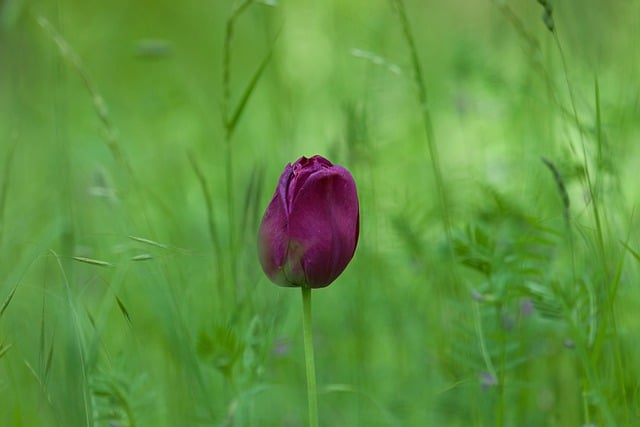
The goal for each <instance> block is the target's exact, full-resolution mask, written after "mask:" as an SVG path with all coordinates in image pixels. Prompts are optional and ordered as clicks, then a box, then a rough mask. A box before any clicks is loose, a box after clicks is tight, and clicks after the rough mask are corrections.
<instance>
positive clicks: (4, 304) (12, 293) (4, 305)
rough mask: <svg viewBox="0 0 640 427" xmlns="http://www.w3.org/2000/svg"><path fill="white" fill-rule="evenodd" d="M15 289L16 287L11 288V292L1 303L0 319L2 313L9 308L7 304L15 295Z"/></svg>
mask: <svg viewBox="0 0 640 427" xmlns="http://www.w3.org/2000/svg"><path fill="white" fill-rule="evenodd" d="M16 289H18V285H16V286H14V287H13V289H12V290H11V292H9V295H7V297H6V298H5V300H4V302H3V303H2V307H0V317H2V315H3V314H4V311H5V310H6V309H7V307H9V303H10V302H11V299H12V298H13V295H14V294H15V293H16Z"/></svg>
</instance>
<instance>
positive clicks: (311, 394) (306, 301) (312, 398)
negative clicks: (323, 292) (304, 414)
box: [301, 286, 318, 427]
mask: <svg viewBox="0 0 640 427" xmlns="http://www.w3.org/2000/svg"><path fill="white" fill-rule="evenodd" d="M301 289H302V330H303V334H304V360H305V364H306V365H307V400H308V402H309V427H318V391H317V389H316V363H315V361H314V355H313V331H312V328H311V288H308V287H306V286H302V287H301Z"/></svg>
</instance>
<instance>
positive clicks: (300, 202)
mask: <svg viewBox="0 0 640 427" xmlns="http://www.w3.org/2000/svg"><path fill="white" fill-rule="evenodd" d="M359 232H360V210H359V205H358V194H357V191H356V184H355V181H354V180H353V177H352V176H351V174H350V173H349V171H348V170H346V169H345V168H343V167H342V166H338V165H334V164H332V163H331V162H330V161H329V160H327V159H325V158H324V157H321V156H313V157H311V158H306V157H301V158H300V159H298V160H297V161H296V162H295V163H294V164H293V165H292V164H288V165H287V166H286V167H285V169H284V172H283V173H282V176H280V181H279V182H278V186H277V187H276V191H275V193H274V195H273V198H272V199H271V203H269V206H268V207H267V210H266V211H265V213H264V216H263V218H262V222H261V224H260V230H259V232H258V255H259V258H260V264H262V269H263V270H264V272H265V274H266V275H267V277H269V279H271V281H272V282H274V283H276V284H277V285H281V286H290V287H293V286H306V287H310V288H322V287H325V286H328V285H329V284H331V282H333V281H334V280H335V279H336V278H337V277H338V276H339V275H340V274H341V273H342V272H343V271H344V269H345V268H346V267H347V264H348V263H349V261H351V258H353V254H354V253H355V250H356V245H357V243H358V236H359Z"/></svg>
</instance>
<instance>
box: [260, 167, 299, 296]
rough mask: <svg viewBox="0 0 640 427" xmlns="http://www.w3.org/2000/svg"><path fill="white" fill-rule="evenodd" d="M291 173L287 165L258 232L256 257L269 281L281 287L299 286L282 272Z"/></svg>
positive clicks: (287, 243)
mask: <svg viewBox="0 0 640 427" xmlns="http://www.w3.org/2000/svg"><path fill="white" fill-rule="evenodd" d="M291 173H292V168H291V165H290V164H289V165H287V167H286V168H285V170H284V172H283V173H282V176H281V177H280V181H279V182H278V187H277V188H276V191H275V194H274V195H273V198H272V199H271V202H270V203H269V206H268V207H267V210H266V212H265V213H264V216H263V218H262V222H261V223H260V230H259V231H258V256H259V258H260V263H261V264H262V269H263V270H264V272H265V274H266V275H267V277H269V279H271V280H272V281H273V282H274V283H277V284H278V285H282V286H299V284H294V283H292V282H290V281H289V280H288V279H287V277H286V275H285V270H284V263H285V261H286V255H287V252H288V246H289V238H288V220H287V218H288V216H289V212H288V208H287V203H286V199H287V191H286V190H287V184H288V183H289V179H290V176H291Z"/></svg>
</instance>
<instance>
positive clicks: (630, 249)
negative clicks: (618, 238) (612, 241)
mask: <svg viewBox="0 0 640 427" xmlns="http://www.w3.org/2000/svg"><path fill="white" fill-rule="evenodd" d="M620 243H621V244H622V246H624V247H625V249H626V250H628V251H629V252H630V253H631V255H633V257H634V258H635V259H636V261H638V262H640V253H638V252H637V251H636V250H634V249H633V248H632V247H631V246H629V245H628V244H626V243H625V242H620Z"/></svg>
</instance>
